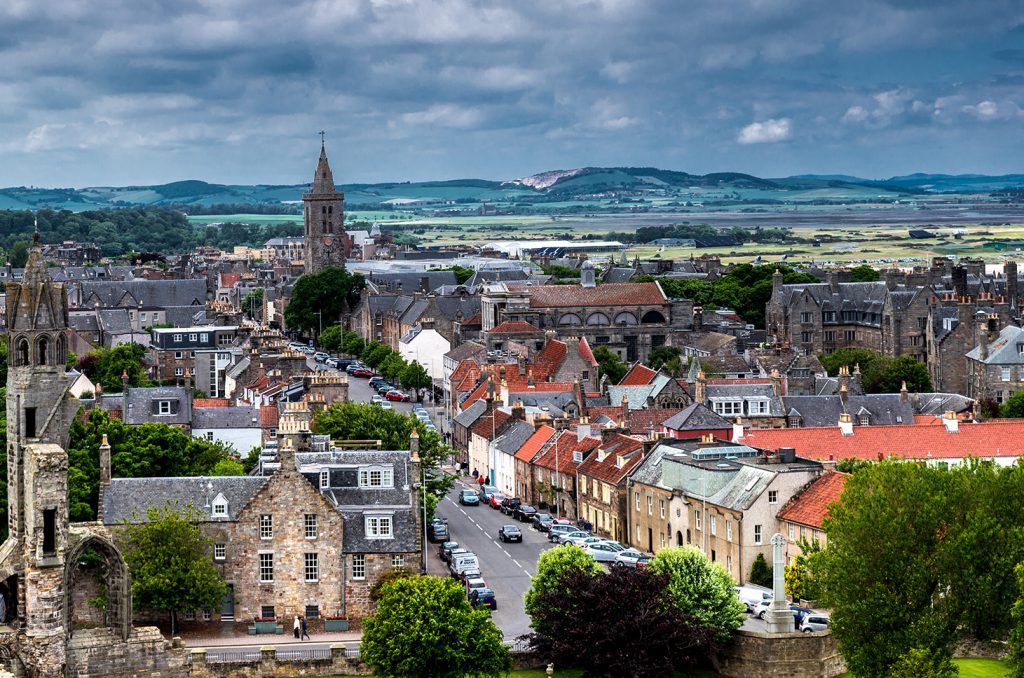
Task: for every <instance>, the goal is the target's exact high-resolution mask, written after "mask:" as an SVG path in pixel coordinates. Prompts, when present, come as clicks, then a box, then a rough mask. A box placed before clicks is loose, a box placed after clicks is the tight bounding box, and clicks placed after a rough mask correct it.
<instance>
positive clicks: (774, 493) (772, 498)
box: [768, 490, 779, 504]
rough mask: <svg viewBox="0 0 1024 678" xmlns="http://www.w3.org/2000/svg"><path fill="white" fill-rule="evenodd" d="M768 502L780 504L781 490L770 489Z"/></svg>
mask: <svg viewBox="0 0 1024 678" xmlns="http://www.w3.org/2000/svg"><path fill="white" fill-rule="evenodd" d="M768 503H769V504H778V503H779V491H778V490H768Z"/></svg>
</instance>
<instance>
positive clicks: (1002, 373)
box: [999, 367, 1010, 381]
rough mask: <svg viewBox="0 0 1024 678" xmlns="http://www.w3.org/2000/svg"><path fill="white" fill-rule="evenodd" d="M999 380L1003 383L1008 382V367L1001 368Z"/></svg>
mask: <svg viewBox="0 0 1024 678" xmlns="http://www.w3.org/2000/svg"><path fill="white" fill-rule="evenodd" d="M999 378H1000V379H1001V380H1003V381H1010V368H1009V367H1004V368H1002V370H1000V376H999Z"/></svg>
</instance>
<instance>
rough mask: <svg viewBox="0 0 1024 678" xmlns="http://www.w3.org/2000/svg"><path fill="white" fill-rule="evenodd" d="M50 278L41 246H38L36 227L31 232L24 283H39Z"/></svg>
mask: <svg viewBox="0 0 1024 678" xmlns="http://www.w3.org/2000/svg"><path fill="white" fill-rule="evenodd" d="M49 279H50V273H49V271H47V269H46V262H45V261H44V260H43V248H42V247H40V246H39V231H38V229H37V230H36V231H35V233H33V234H32V249H31V250H29V253H28V261H27V262H26V263H25V277H24V279H23V280H24V282H25V285H33V286H35V285H39V284H40V283H44V282H47V281H48V280H49Z"/></svg>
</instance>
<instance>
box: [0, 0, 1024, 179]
mask: <svg viewBox="0 0 1024 678" xmlns="http://www.w3.org/2000/svg"><path fill="white" fill-rule="evenodd" d="M86 5H88V6H86ZM1022 25H1024V9H1022V6H1021V4H1020V2H1019V0H983V1H979V0H970V1H967V0H945V1H944V2H941V3H935V2H932V1H925V0H921V1H911V0H888V1H882V0H866V1H862V2H856V3H842V4H835V3H822V2H814V1H812V0H748V1H744V2H739V1H729V2H724V1H722V0H696V1H691V2H686V3H680V2H678V1H676V0H650V1H648V2H642V1H640V0H563V1H562V2H550V0H524V1H521V2H517V3H505V2H497V1H495V2H477V1H473V0H333V1H332V0H305V1H299V2H289V3H279V2H270V1H264V2H248V1H243V0H225V1H223V2H218V3H204V2H180V1H178V0H173V1H171V0H168V1H167V2H156V1H149V2H145V1H143V2H137V1H132V0H122V1H120V2H118V1H110V2H104V3H80V2H61V1H60V0H56V1H55V2H51V3H49V4H48V5H44V4H43V3H37V2H33V1H32V0H8V2H5V3H3V4H2V6H0V97H2V98H3V99H2V100H3V101H4V102H5V106H4V107H2V108H0V152H2V154H3V156H2V157H4V158H5V160H8V162H4V163H3V169H2V170H0V184H23V183H25V184H27V183H35V184H42V185H67V184H75V185H85V184H103V183H121V182H125V183H128V182H131V183H141V182H145V181H153V182H156V181H167V180H174V179H181V178H188V177H196V178H203V179H207V180H211V181H236V182H255V181H273V182H292V181H302V180H303V178H304V177H305V176H306V175H307V174H308V173H309V167H308V165H309V164H310V156H311V155H312V156H315V153H316V141H317V138H316V136H315V134H314V133H315V132H316V131H317V130H319V129H327V130H328V132H329V136H328V141H329V144H330V146H331V149H332V158H337V162H336V164H337V167H336V175H337V176H338V177H339V178H340V179H341V180H345V181H373V180H386V179H391V180H400V179H420V178H444V177H453V176H484V177H494V178H508V177H513V176H519V175H522V174H526V173H531V172H536V171H542V170H547V169H553V168H561V167H573V166H580V165H587V164H590V165H596V164H629V165H641V164H643V165H659V166H663V167H670V168H677V169H683V170H687V171H693V172H704V171H713V170H737V171H746V172H752V173H757V174H762V175H773V176H778V175H783V174H787V173H797V172H815V171H818V172H844V173H861V174H868V175H871V176H882V175H886V174H895V173H902V172H908V171H914V170H924V171H977V172H1005V171H1013V170H1019V169H1020V168H1019V167H1018V166H1016V158H1019V157H1020V155H1021V151H1022V150H1024V148H1022V145H1024V141H1022V135H1020V134H1019V133H1017V130H1019V128H1020V125H1021V123H1024V85H1022V83H1021V79H1022V76H1024V59H1022V57H1021V50H1020V48H1019V44H1020V36H1021V32H1022V30H1021V28H1020V27H1021V26H1022ZM964 144H970V146H971V148H970V153H964V152H963V148H962V146H963V145H964ZM965 158H967V159H969V162H970V163H971V164H970V166H965V165H963V163H964V162H965Z"/></svg>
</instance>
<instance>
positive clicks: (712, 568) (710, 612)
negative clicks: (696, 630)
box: [650, 546, 746, 642]
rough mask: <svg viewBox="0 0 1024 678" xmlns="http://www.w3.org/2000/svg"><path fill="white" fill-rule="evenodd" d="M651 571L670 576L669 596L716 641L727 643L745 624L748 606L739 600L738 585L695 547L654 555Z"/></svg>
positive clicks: (720, 567)
mask: <svg viewBox="0 0 1024 678" xmlns="http://www.w3.org/2000/svg"><path fill="white" fill-rule="evenodd" d="M650 568H651V571H653V572H655V573H658V574H666V575H668V577H669V583H668V593H669V595H670V596H671V598H672V600H673V602H674V603H675V604H676V606H678V607H679V610H680V611H681V612H683V614H688V615H691V616H693V617H696V618H697V619H698V620H699V621H700V623H701V625H702V626H703V627H704V628H707V629H712V630H713V631H714V634H715V639H716V640H717V641H719V642H725V641H726V640H728V639H729V637H730V636H731V635H732V633H733V631H735V630H736V629H738V628H739V627H740V626H742V625H743V620H744V617H745V615H744V612H745V610H746V606H745V605H744V604H743V603H741V602H740V600H739V598H737V597H736V591H735V589H734V588H733V587H734V586H735V585H736V582H734V581H733V579H732V577H730V576H729V573H728V572H726V571H725V568H723V567H722V566H721V565H719V564H717V563H712V562H711V560H710V559H708V557H707V556H706V555H704V554H703V553H702V552H701V551H700V549H698V548H696V547H695V546H673V547H670V548H664V549H661V550H660V551H658V552H657V553H655V554H654V558H653V559H652V560H651V564H650Z"/></svg>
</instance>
